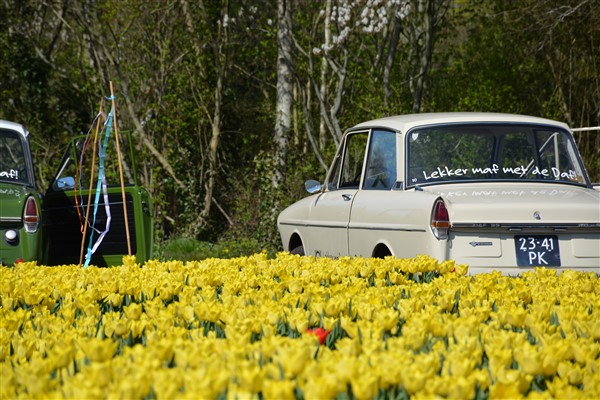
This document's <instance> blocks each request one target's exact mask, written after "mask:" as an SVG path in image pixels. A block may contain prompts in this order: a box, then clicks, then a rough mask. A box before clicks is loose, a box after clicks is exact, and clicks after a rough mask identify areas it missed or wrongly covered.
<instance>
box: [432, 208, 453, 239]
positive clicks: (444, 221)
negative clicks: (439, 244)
mask: <svg viewBox="0 0 600 400" xmlns="http://www.w3.org/2000/svg"><path fill="white" fill-rule="evenodd" d="M431 230H432V231H433V234H434V235H435V237H436V238H438V239H440V240H443V239H448V231H449V230H450V217H449V216H448V209H447V208H446V204H445V203H444V202H443V201H442V200H441V199H438V200H437V201H436V202H435V204H434V205H433V211H432V213H431Z"/></svg>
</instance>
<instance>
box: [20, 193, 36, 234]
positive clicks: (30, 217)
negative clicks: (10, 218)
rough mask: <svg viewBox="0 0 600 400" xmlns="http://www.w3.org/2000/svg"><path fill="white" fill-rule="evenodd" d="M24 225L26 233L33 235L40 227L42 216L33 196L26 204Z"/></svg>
mask: <svg viewBox="0 0 600 400" xmlns="http://www.w3.org/2000/svg"><path fill="white" fill-rule="evenodd" d="M23 224H24V225H25V232H29V233H33V232H37V230H38V228H39V226H40V214H39V209H38V205H37V203H36V201H35V198H34V197H33V196H30V197H28V198H27V201H26V202H25V209H24V210H23Z"/></svg>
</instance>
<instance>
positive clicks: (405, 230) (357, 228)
mask: <svg viewBox="0 0 600 400" xmlns="http://www.w3.org/2000/svg"><path fill="white" fill-rule="evenodd" d="M279 224H280V225H286V226H301V227H303V228H343V229H352V230H365V231H396V232H427V230H426V229H415V228H383V227H369V226H347V225H325V224H308V223H294V222H280V223H279Z"/></svg>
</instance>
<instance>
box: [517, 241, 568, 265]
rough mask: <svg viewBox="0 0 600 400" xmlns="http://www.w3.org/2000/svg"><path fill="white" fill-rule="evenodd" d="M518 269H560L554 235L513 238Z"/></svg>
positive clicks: (558, 253) (558, 252) (556, 242)
mask: <svg viewBox="0 0 600 400" xmlns="http://www.w3.org/2000/svg"><path fill="white" fill-rule="evenodd" d="M515 252H516V253H517V266H519V267H560V250H559V248H558V237H557V236H556V235H531V236H515Z"/></svg>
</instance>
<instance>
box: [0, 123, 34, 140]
mask: <svg viewBox="0 0 600 400" xmlns="http://www.w3.org/2000/svg"><path fill="white" fill-rule="evenodd" d="M0 129H10V130H12V131H17V132H19V133H20V134H21V135H23V136H24V137H27V135H29V132H28V131H27V129H25V127H24V126H23V125H21V124H17V123H16V122H11V121H6V120H4V119H0Z"/></svg>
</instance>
